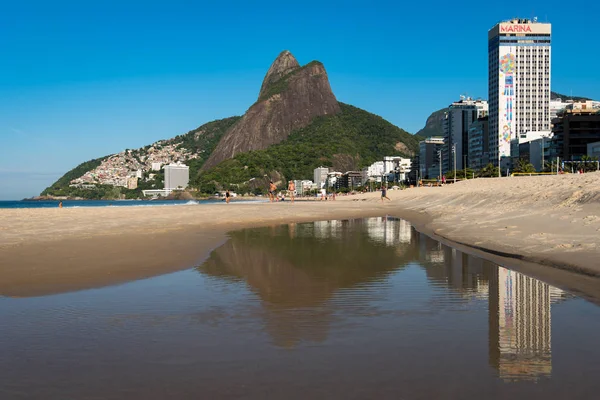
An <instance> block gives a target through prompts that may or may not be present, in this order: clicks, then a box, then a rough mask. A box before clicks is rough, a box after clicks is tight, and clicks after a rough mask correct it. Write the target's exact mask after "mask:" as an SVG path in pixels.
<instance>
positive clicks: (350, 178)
mask: <svg viewBox="0 0 600 400" xmlns="http://www.w3.org/2000/svg"><path fill="white" fill-rule="evenodd" d="M362 176H363V175H362V171H347V172H345V173H344V174H343V175H342V176H341V177H340V178H339V187H340V188H348V189H350V190H354V189H356V188H357V187H359V186H362V184H363V180H362Z"/></svg>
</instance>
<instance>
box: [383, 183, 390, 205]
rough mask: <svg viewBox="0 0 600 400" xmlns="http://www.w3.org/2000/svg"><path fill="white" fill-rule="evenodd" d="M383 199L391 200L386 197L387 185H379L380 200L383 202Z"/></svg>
mask: <svg viewBox="0 0 600 400" xmlns="http://www.w3.org/2000/svg"><path fill="white" fill-rule="evenodd" d="M383 199H388V200H389V201H392V199H390V198H389V197H387V185H381V202H382V203H383Z"/></svg>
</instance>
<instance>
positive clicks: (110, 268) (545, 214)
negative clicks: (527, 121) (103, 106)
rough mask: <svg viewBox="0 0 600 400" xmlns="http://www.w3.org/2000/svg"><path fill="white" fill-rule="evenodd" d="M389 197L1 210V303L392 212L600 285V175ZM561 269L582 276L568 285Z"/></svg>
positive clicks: (582, 283)
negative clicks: (295, 226)
mask: <svg viewBox="0 0 600 400" xmlns="http://www.w3.org/2000/svg"><path fill="white" fill-rule="evenodd" d="M388 196H389V197H390V198H391V199H392V201H391V202H386V203H381V202H380V200H379V194H378V193H368V194H363V195H357V196H339V197H338V198H337V200H336V201H335V202H334V201H304V202H300V201H298V202H296V203H295V204H293V205H292V204H291V203H290V202H287V201H286V202H283V203H273V204H270V203H255V202H253V203H237V202H232V203H231V204H229V205H227V204H224V203H221V204H205V205H200V206H195V205H190V206H164V207H160V206H157V207H106V208H63V209H11V210H0V295H5V296H35V295H44V294H50V293H58V292H64V291H70V290H78V289H84V288H91V287H99V286H104V285H109V284H116V283H120V282H126V281H129V280H133V279H140V278H144V277H150V276H154V275H158V274H161V273H165V272H170V271H175V270H180V269H184V268H188V267H190V266H193V265H196V264H199V263H200V262H202V259H203V258H204V257H206V256H207V255H208V252H209V251H210V250H211V249H213V248H214V247H215V246H217V245H218V244H219V243H222V242H223V241H225V240H226V233H227V232H228V231H230V230H234V229H240V228H244V227H252V226H265V225H272V224H281V223H288V222H305V221H315V220H324V219H346V218H359V217H367V216H381V215H394V216H398V217H402V218H406V219H408V220H409V221H411V222H413V223H414V224H415V225H416V226H417V227H418V228H419V229H421V230H423V231H425V232H426V233H432V234H434V235H436V236H438V237H440V238H442V239H445V240H449V241H452V242H455V243H458V244H459V245H462V246H469V247H471V248H472V249H474V250H472V251H474V252H476V253H479V255H484V256H486V258H492V259H493V258H496V259H497V260H499V261H502V260H504V261H502V262H503V263H504V264H505V265H506V264H513V263H514V264H520V265H521V266H522V268H529V267H527V265H528V264H527V263H528V262H532V263H538V264H543V265H545V266H552V267H555V268H545V270H546V272H544V271H543V269H544V268H542V270H540V269H539V268H536V267H535V266H534V267H531V268H532V269H530V272H531V273H532V274H534V275H535V274H538V275H539V274H546V275H547V276H545V277H544V278H546V279H555V281H554V282H550V283H554V284H559V285H560V284H561V282H562V285H561V286H563V287H564V286H568V289H571V290H579V291H583V292H590V291H591V292H594V288H596V287H599V286H600V285H598V283H599V282H600V281H599V280H598V279H597V278H596V277H598V276H600V173H590V174H584V175H561V176H542V177H519V178H516V177H515V178H502V179H475V180H471V181H466V182H460V183H457V184H456V185H446V186H445V187H439V188H438V187H432V188H430V187H425V188H415V189H409V190H404V191H390V192H389V194H388ZM560 269H563V270H568V271H575V272H577V273H578V274H582V276H575V275H573V274H571V273H566V272H565V273H563V274H562V275H560V274H559V275H560V276H559V275H557V274H558V272H557V271H559V270H560ZM561 273H562V271H561ZM556 280H559V281H561V282H558V281H556ZM576 281H577V282H578V283H575V282H576ZM569 282H570V283H569Z"/></svg>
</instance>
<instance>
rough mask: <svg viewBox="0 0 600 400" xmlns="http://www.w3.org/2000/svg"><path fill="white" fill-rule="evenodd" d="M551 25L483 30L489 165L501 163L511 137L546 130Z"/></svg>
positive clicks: (512, 24) (523, 23)
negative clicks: (485, 38) (485, 48)
mask: <svg viewBox="0 0 600 400" xmlns="http://www.w3.org/2000/svg"><path fill="white" fill-rule="evenodd" d="M550 45H551V25H550V24H548V23H539V22H537V19H533V20H529V19H513V20H510V21H505V22H500V23H499V24H497V25H496V26H494V27H493V28H492V29H490V31H489V32H488V57H489V81H488V84H489V99H488V101H489V106H490V116H489V137H490V143H489V150H490V161H491V162H493V163H494V164H495V165H498V161H499V160H500V159H502V165H503V166H504V165H507V163H508V161H509V160H510V142H511V139H515V138H518V137H519V134H521V133H525V132H529V131H549V130H550V110H549V106H550V48H551V47H550Z"/></svg>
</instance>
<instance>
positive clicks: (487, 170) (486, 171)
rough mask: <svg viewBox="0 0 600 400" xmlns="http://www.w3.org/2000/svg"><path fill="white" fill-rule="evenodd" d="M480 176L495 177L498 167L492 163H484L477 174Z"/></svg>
mask: <svg viewBox="0 0 600 400" xmlns="http://www.w3.org/2000/svg"><path fill="white" fill-rule="evenodd" d="M477 176H478V177H481V178H495V177H497V176H498V167H494V165H493V164H492V163H490V164H488V165H486V166H485V167H484V168H482V169H481V170H480V171H479V173H478V174H477Z"/></svg>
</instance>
